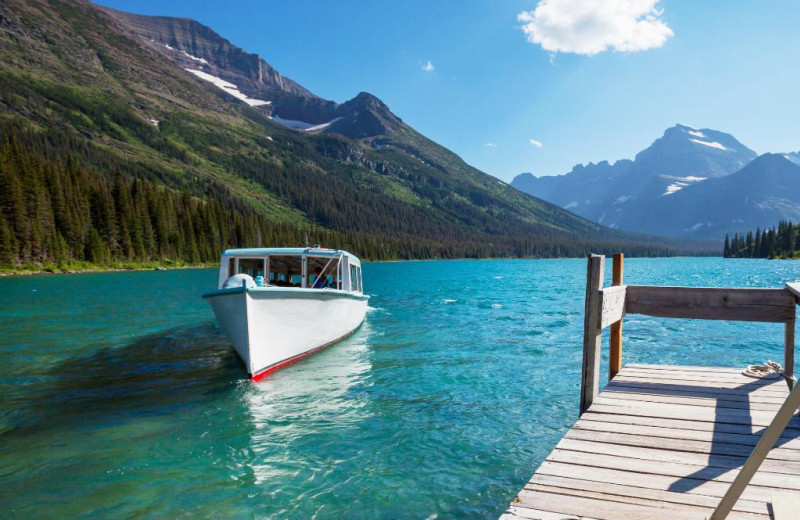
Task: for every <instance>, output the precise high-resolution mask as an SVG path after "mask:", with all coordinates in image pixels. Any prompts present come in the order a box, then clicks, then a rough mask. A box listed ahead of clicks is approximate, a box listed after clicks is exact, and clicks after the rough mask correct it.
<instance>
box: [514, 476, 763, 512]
mask: <svg viewBox="0 0 800 520" xmlns="http://www.w3.org/2000/svg"><path fill="white" fill-rule="evenodd" d="M525 490H526V491H538V492H541V493H550V494H552V495H561V496H564V497H573V496H574V497H582V498H592V499H597V500H603V501H605V502H620V503H623V504H637V505H641V506H650V507H657V508H664V507H666V508H669V509H671V510H675V511H694V512H700V513H704V514H706V515H707V514H709V513H710V512H711V511H710V510H711V509H712V508H713V506H710V507H709V506H707V505H699V504H697V503H691V501H687V502H690V503H686V502H665V501H663V500H654V499H650V498H645V497H643V496H641V495H639V494H630V495H618V494H613V493H604V492H602V491H590V490H583V489H574V488H572V487H559V486H549V485H545V484H535V483H531V484H529V485H528V486H525ZM673 494H677V493H673ZM695 497H697V496H696V495H695ZM763 509H764V510H765V511H764V512H759V513H753V512H751V511H746V512H745V511H741V510H738V509H737V511H738V512H740V513H742V514H737V516H738V517H740V518H749V519H752V520H756V519H758V520H762V519H763V520H766V519H768V518H769V512H768V508H767V507H766V504H764V507H763Z"/></svg>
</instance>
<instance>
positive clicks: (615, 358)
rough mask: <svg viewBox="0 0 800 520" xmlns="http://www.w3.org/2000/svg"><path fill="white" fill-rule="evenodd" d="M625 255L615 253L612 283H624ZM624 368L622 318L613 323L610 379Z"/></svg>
mask: <svg viewBox="0 0 800 520" xmlns="http://www.w3.org/2000/svg"><path fill="white" fill-rule="evenodd" d="M624 261H625V256H624V255H623V254H622V253H614V264H613V265H614V267H613V272H612V276H611V285H622V273H623V271H624ZM620 370H622V320H619V321H618V322H616V323H612V324H611V349H610V350H609V354H608V380H609V381H611V380H612V379H614V376H615V375H617V374H618V373H619V371H620Z"/></svg>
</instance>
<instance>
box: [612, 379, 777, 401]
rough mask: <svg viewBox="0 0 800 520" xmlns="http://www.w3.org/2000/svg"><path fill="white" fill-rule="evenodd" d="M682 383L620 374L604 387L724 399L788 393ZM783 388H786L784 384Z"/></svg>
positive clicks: (772, 397)
mask: <svg viewBox="0 0 800 520" xmlns="http://www.w3.org/2000/svg"><path fill="white" fill-rule="evenodd" d="M682 383H683V384H680V383H679V384H671V383H668V382H661V383H654V382H652V380H650V379H648V378H641V377H628V376H620V377H619V378H616V377H615V378H614V381H612V382H611V383H609V384H608V386H607V387H606V389H607V390H608V389H612V390H616V389H623V388H624V389H626V391H629V390H628V389H631V388H635V389H637V391H647V392H648V393H655V394H660V395H679V394H681V395H707V394H714V395H719V396H720V397H723V398H725V399H742V398H746V399H751V398H752V399H754V400H762V401H768V400H775V399H779V400H784V399H786V396H787V395H788V394H786V393H784V392H775V391H774V389H773V388H772V387H766V388H763V389H759V388H757V389H755V390H750V389H744V390H742V389H739V388H738V387H733V388H712V387H708V386H704V385H693V384H691V383H687V382H682ZM784 388H786V387H785V386H784Z"/></svg>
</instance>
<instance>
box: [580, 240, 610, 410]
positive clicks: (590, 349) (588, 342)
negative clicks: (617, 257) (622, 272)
mask: <svg viewBox="0 0 800 520" xmlns="http://www.w3.org/2000/svg"><path fill="white" fill-rule="evenodd" d="M604 270H605V257H604V256H602V255H589V258H588V261H587V264H586V301H585V309H584V311H585V313H584V323H583V368H582V371H581V407H580V413H583V412H585V411H586V410H587V409H588V408H589V407H590V406H591V405H592V403H593V402H594V399H595V397H597V391H598V389H599V387H600V332H601V331H600V326H599V321H598V315H597V313H598V307H599V306H600V288H601V287H603V275H604Z"/></svg>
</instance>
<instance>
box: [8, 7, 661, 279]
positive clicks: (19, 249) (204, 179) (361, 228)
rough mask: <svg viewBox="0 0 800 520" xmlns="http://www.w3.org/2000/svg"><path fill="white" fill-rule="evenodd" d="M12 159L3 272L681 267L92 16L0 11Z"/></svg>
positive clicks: (138, 28)
mask: <svg viewBox="0 0 800 520" xmlns="http://www.w3.org/2000/svg"><path fill="white" fill-rule="evenodd" d="M0 145H1V146H0V158H1V159H2V161H0V188H2V189H0V206H1V207H3V212H2V213H0V247H1V248H2V250H0V264H2V266H0V267H4V268H25V267H34V268H36V267H37V266H38V267H41V266H43V265H52V264H55V265H62V264H65V263H66V264H68V263H70V262H77V263H80V262H90V263H94V264H97V263H106V264H108V263H112V264H113V263H115V262H134V263H135V262H163V261H166V260H170V261H190V262H197V261H214V260H215V259H216V257H217V255H218V252H219V250H220V249H221V248H224V247H229V246H233V245H250V246H257V245H267V244H276V243H282V244H286V245H295V244H301V243H303V242H305V241H307V240H308V241H312V242H313V241H321V242H323V243H324V244H325V245H329V246H334V247H347V248H349V249H351V250H353V251H354V252H355V253H357V254H361V255H362V256H364V257H366V258H371V259H391V258H453V257H489V256H492V257H500V256H533V255H541V256H567V255H569V256H576V255H582V254H584V253H585V252H587V251H589V250H595V251H601V252H602V251H606V252H607V251H610V250H613V249H625V250H627V251H628V252H629V253H631V254H670V253H671V252H673V251H674V249H672V245H673V244H671V245H670V246H669V247H668V246H666V245H665V244H664V243H663V242H660V241H658V242H657V241H654V240H653V239H650V238H646V237H640V236H634V235H629V234H625V233H620V232H615V231H612V230H610V229H608V228H604V227H602V226H600V225H597V224H595V223H593V222H590V221H588V220H585V219H583V218H581V217H578V216H576V215H574V214H572V213H569V212H568V211H565V210H563V209H561V208H559V207H558V206H555V205H553V204H550V203H548V202H544V201H542V200H540V199H538V198H535V197H531V196H529V195H525V194H523V193H521V192H519V191H517V190H515V189H513V188H511V187H510V186H508V185H507V184H506V183H504V182H501V181H499V180H497V179H496V178H494V177H491V176H489V175H487V174H485V173H483V172H481V171H479V170H477V169H475V168H473V167H471V166H469V165H468V164H466V163H464V161H463V160H461V158H459V157H458V156H457V155H455V154H454V153H452V152H451V151H449V150H447V149H445V148H443V147H442V146H440V145H438V144H436V143H435V142H433V141H431V140H430V139H428V138H426V137H424V136H422V135H421V134H419V133H418V132H416V131H415V130H414V129H413V128H411V127H409V126H408V125H407V124H405V123H404V122H403V121H402V120H401V119H400V118H399V117H397V116H396V115H395V114H393V113H392V112H391V110H390V109H389V108H388V107H387V106H386V105H385V104H384V103H383V102H381V101H380V100H379V99H378V98H377V97H375V96H373V95H371V94H368V93H361V94H358V95H357V96H356V97H355V98H353V99H352V100H350V101H347V102H345V103H341V104H338V103H335V102H333V101H328V100H324V99H321V98H319V97H317V96H315V95H314V94H312V93H311V92H309V91H308V90H307V89H305V88H303V87H302V86H301V85H299V84H298V83H297V82H295V81H292V80H290V79H288V78H286V77H284V76H282V75H281V74H280V73H279V72H278V71H276V70H275V69H274V68H273V67H271V66H270V65H269V64H268V63H267V62H266V61H265V60H263V59H262V58H261V57H259V56H257V55H254V54H251V53H247V52H246V51H244V50H242V49H239V48H238V47H236V46H235V45H233V44H231V43H230V42H228V41H227V40H225V39H224V38H222V37H220V36H219V35H217V34H216V33H215V32H214V31H213V30H211V29H210V28H208V27H206V26H204V25H202V24H199V23H198V22H195V21H192V20H187V19H177V18H165V17H149V16H139V15H130V14H126V13H120V12H118V11H113V10H110V9H107V8H101V7H98V6H95V5H93V4H91V3H88V2H86V1H83V0H47V1H45V0H6V1H5V2H4V3H3V4H2V11H0ZM164 190H166V191H164ZM159 201H161V202H159ZM163 201H172V202H163ZM164 204H168V205H170V206H175V207H168V208H165V207H164Z"/></svg>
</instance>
